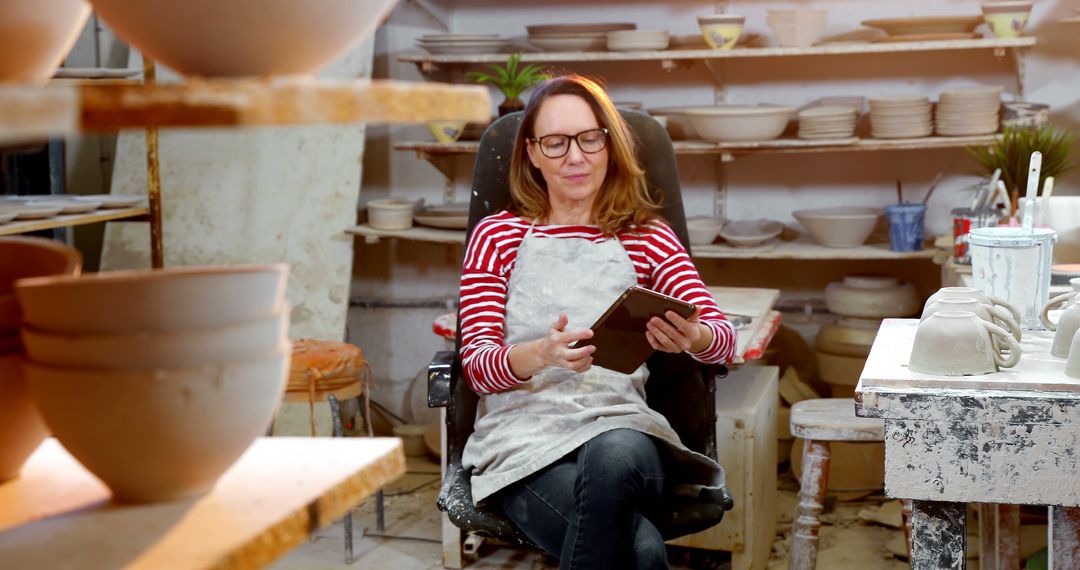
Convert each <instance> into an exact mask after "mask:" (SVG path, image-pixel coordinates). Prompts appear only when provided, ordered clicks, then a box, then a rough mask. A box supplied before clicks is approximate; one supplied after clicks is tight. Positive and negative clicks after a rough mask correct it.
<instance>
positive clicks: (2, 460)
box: [0, 237, 82, 482]
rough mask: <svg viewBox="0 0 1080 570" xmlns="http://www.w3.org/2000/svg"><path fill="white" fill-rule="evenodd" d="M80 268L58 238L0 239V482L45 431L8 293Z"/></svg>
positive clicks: (13, 302)
mask: <svg viewBox="0 0 1080 570" xmlns="http://www.w3.org/2000/svg"><path fill="white" fill-rule="evenodd" d="M81 268H82V257H81V256H80V255H79V252H78V251H75V250H74V249H72V248H70V247H68V246H66V245H63V244H61V243H59V242H56V241H53V240H50V239H42V238H24V237H8V238H0V482H3V481H5V480H7V479H11V478H13V477H17V476H18V475H19V470H20V468H22V464H23V462H24V461H26V458H27V457H29V456H30V454H31V453H32V452H33V451H34V449H36V448H37V446H38V445H40V444H41V442H42V440H44V439H45V436H46V435H48V431H47V430H46V429H45V424H44V422H42V420H41V416H40V415H39V414H38V411H37V408H36V407H35V406H34V401H33V398H32V397H31V396H30V390H29V388H28V387H27V385H26V379H25V378H24V376H23V349H22V343H21V342H20V341H19V322H20V321H21V320H22V316H21V314H20V312H19V304H18V302H17V301H16V300H15V295H14V293H12V291H13V290H14V285H15V282H16V281H17V280H19V279H23V278H27V277H38V276H41V275H73V274H78V273H79V270H80V269H81Z"/></svg>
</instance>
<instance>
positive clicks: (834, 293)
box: [825, 275, 922, 319]
mask: <svg viewBox="0 0 1080 570" xmlns="http://www.w3.org/2000/svg"><path fill="white" fill-rule="evenodd" d="M825 306H826V307H827V308H828V309H829V312H831V313H835V314H837V315H844V316H846V317H859V318H864V319H885V318H892V317H908V316H912V315H916V314H918V313H919V310H920V309H921V308H922V307H921V306H920V304H919V299H918V297H917V296H916V293H915V286H914V285H912V284H911V283H901V282H900V281H899V280H898V279H896V278H895V277H879V276H871V275H865V276H864V275H849V276H847V277H844V279H843V281H834V282H832V283H829V284H828V285H827V286H826V287H825Z"/></svg>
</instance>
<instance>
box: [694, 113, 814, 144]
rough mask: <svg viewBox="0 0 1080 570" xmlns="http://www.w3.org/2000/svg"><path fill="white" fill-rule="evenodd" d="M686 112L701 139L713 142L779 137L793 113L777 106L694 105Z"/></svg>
mask: <svg viewBox="0 0 1080 570" xmlns="http://www.w3.org/2000/svg"><path fill="white" fill-rule="evenodd" d="M685 114H686V115H687V116H688V117H690V119H691V120H692V121H693V124H694V131H696V132H697V134H698V135H700V136H701V138H703V139H705V140H708V141H712V142H756V141H767V140H772V139H775V138H777V137H779V136H780V135H781V134H783V132H784V129H785V128H787V125H788V121H790V120H791V117H792V116H794V114H795V108H794V107H783V106H779V105H724V106H717V107H697V108H692V109H689V110H687V111H686V112H685Z"/></svg>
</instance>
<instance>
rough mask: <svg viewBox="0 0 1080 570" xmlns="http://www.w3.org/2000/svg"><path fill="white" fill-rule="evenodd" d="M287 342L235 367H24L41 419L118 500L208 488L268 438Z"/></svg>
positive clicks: (278, 397)
mask: <svg viewBox="0 0 1080 570" xmlns="http://www.w3.org/2000/svg"><path fill="white" fill-rule="evenodd" d="M290 351H291V346H290V345H289V344H288V343H287V342H286V343H285V344H284V346H282V347H280V348H279V349H278V351H277V352H276V353H274V354H272V355H271V354H267V355H265V356H263V357H260V358H259V359H256V360H250V361H248V362H243V363H234V364H214V365H207V366H203V367H199V368H190V369H176V370H152V371H141V372H135V371H117V370H109V371H92V370H78V369H70V368H54V367H49V366H42V365H38V364H32V363H28V364H27V365H26V376H27V379H28V380H29V383H30V389H31V391H32V393H33V396H34V399H35V401H36V402H37V405H38V409H39V410H40V411H41V415H42V416H43V417H44V418H45V423H46V424H47V425H48V426H49V429H50V430H52V432H53V435H55V436H56V438H57V439H58V440H59V441H60V443H61V444H63V446H64V448H65V449H67V450H68V451H69V452H70V453H71V455H73V456H74V457H75V459H78V460H79V462H80V463H82V464H83V466H84V467H86V468H87V469H88V470H90V472H91V473H93V474H94V475H96V476H97V477H98V478H100V479H101V480H102V481H104V482H105V484H106V485H108V486H109V488H110V489H111V490H112V492H113V496H114V497H115V498H116V499H118V500H120V501H127V502H140V503H141V502H152V501H168V500H173V499H179V498H183V497H188V496H192V495H198V494H201V493H204V492H206V491H208V490H209V489H210V488H211V487H212V486H213V485H214V482H215V481H217V479H218V477H220V476H221V474H222V473H224V472H225V470H227V469H228V468H229V467H230V466H231V465H232V464H233V463H234V462H235V461H236V460H237V458H239V457H240V455H241V454H242V453H243V452H244V450H246V449H247V448H248V446H249V445H251V442H252V441H254V440H255V438H256V437H258V436H260V435H262V434H263V433H266V429H267V427H268V426H269V425H270V420H271V419H272V418H273V414H274V410H275V408H276V407H277V405H278V402H280V401H281V398H282V395H283V394H284V390H285V378H286V376H287V375H288V372H289V360H290Z"/></svg>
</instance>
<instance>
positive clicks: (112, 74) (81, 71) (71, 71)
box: [53, 67, 140, 79]
mask: <svg viewBox="0 0 1080 570" xmlns="http://www.w3.org/2000/svg"><path fill="white" fill-rule="evenodd" d="M139 71H140V70H138V69H118V68H110V67H61V68H59V69H57V70H56V73H54V74H53V77H57V78H61V79H122V78H124V77H135V76H136V75H138V74H139Z"/></svg>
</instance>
